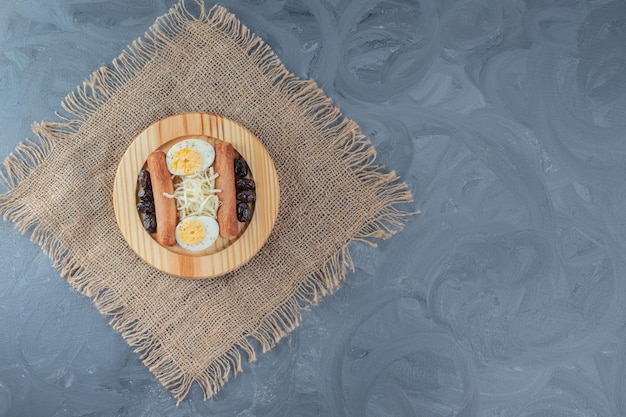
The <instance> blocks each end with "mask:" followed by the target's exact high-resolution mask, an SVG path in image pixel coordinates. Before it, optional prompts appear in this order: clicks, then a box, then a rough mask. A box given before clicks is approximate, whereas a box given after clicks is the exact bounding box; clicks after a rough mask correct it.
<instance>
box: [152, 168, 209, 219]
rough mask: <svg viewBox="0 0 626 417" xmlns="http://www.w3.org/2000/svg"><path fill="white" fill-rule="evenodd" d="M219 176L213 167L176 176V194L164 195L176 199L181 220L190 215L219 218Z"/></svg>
mask: <svg viewBox="0 0 626 417" xmlns="http://www.w3.org/2000/svg"><path fill="white" fill-rule="evenodd" d="M217 176H218V174H216V173H215V171H214V170H213V167H210V168H209V169H208V170H207V171H201V172H197V173H195V174H192V175H186V176H181V177H179V176H174V179H175V180H174V194H167V193H164V195H165V196H166V197H168V198H175V199H176V209H177V211H178V220H179V221H182V220H184V219H185V218H187V217H189V216H209V217H212V218H213V219H215V218H217V207H218V205H219V200H218V198H217V195H216V194H215V193H218V192H221V190H216V189H215V178H217Z"/></svg>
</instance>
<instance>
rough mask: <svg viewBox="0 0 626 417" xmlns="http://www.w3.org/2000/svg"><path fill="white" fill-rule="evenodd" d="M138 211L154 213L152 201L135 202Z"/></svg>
mask: <svg viewBox="0 0 626 417" xmlns="http://www.w3.org/2000/svg"><path fill="white" fill-rule="evenodd" d="M137 211H138V212H139V213H154V203H153V202H152V201H140V202H139V203H137Z"/></svg>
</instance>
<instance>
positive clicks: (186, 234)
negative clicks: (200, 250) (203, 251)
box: [178, 220, 204, 245]
mask: <svg viewBox="0 0 626 417" xmlns="http://www.w3.org/2000/svg"><path fill="white" fill-rule="evenodd" d="M178 238H179V239H180V240H181V242H183V243H186V244H188V245H195V244H197V243H200V242H201V241H202V239H204V226H203V225H202V222H201V221H200V220H188V221H186V222H184V223H183V224H181V225H180V228H179V229H178Z"/></svg>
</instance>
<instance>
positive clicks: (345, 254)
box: [0, 0, 415, 402]
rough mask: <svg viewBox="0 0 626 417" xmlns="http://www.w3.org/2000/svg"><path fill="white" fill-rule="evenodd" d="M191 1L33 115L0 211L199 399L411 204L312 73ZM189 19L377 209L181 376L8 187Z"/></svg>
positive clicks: (271, 341)
mask: <svg viewBox="0 0 626 417" xmlns="http://www.w3.org/2000/svg"><path fill="white" fill-rule="evenodd" d="M195 2H196V4H197V5H199V7H200V12H199V14H198V15H197V16H196V15H193V14H192V13H191V12H190V11H189V10H188V8H187V7H186V6H185V3H184V0H181V2H180V3H178V4H177V5H175V6H174V7H172V9H170V11H169V12H168V13H167V14H165V15H164V16H161V17H160V18H159V19H157V21H156V22H155V24H154V25H153V26H152V27H151V28H150V31H149V32H148V33H146V34H145V37H144V39H138V40H136V41H134V42H133V43H132V45H130V46H128V48H127V50H125V51H124V52H123V53H122V54H121V55H120V56H119V57H118V58H117V59H116V60H114V61H113V64H112V68H109V67H102V68H100V69H98V70H97V71H95V72H94V73H93V74H92V76H91V78H90V79H89V80H88V81H86V82H84V83H83V85H82V86H80V87H78V88H77V90H76V91H75V92H74V93H72V94H70V95H68V96H67V97H66V98H65V100H64V102H63V103H62V104H61V105H62V107H63V109H64V110H65V111H66V112H67V113H68V114H69V115H67V116H66V115H61V114H59V113H57V116H58V117H59V119H60V120H61V121H59V122H42V123H39V124H35V125H34V126H33V132H34V133H35V134H36V135H37V137H38V139H39V142H35V141H31V140H27V141H25V142H23V143H20V144H19V145H18V146H17V147H16V149H15V150H14V152H13V153H12V154H10V155H9V156H8V157H7V158H6V159H5V160H4V169H3V171H2V172H0V178H1V180H2V182H3V183H4V186H5V187H6V188H7V190H8V191H7V192H6V193H5V194H3V195H1V196H0V213H2V214H3V217H4V219H5V220H10V221H11V222H13V223H14V224H15V227H16V228H17V229H18V230H19V231H20V232H21V233H22V234H26V233H28V232H30V234H31V240H32V241H33V242H35V243H36V244H38V245H39V246H40V247H41V248H42V251H43V252H44V253H45V254H46V255H47V256H49V257H50V258H51V259H52V261H53V266H54V267H55V268H57V269H58V270H59V271H60V274H61V275H62V276H63V277H65V278H66V279H67V280H68V282H69V283H70V284H71V285H72V286H73V287H74V288H75V289H76V290H77V291H79V292H81V293H83V294H85V295H87V296H88V297H90V298H92V299H93V301H94V304H95V305H96V307H97V308H98V310H99V311H100V312H101V313H102V314H105V315H109V316H111V317H112V319H111V322H110V324H111V326H112V327H113V328H114V329H115V330H117V331H119V332H120V333H121V334H122V336H123V337H124V339H125V340H126V341H127V342H128V344H129V345H130V346H133V347H135V348H136V349H135V351H136V352H138V353H139V354H140V357H141V360H142V361H143V362H144V364H145V365H146V366H147V367H148V368H149V369H150V371H151V372H152V373H153V374H154V375H155V376H156V378H157V379H158V380H159V382H160V383H161V384H162V385H163V386H165V387H166V388H168V389H169V390H170V391H171V392H172V393H173V395H174V397H175V398H176V399H177V400H178V402H180V401H182V400H183V399H184V398H185V397H186V396H187V395H188V393H189V390H190V389H191V386H192V384H193V382H194V381H195V382H198V384H199V385H200V386H201V387H202V390H203V392H204V397H205V398H209V397H211V396H213V395H214V394H215V393H216V392H217V391H218V390H219V389H220V388H221V386H223V385H224V384H225V383H226V382H227V381H228V378H229V376H230V375H231V371H232V375H236V374H237V373H239V372H241V371H242V366H241V365H242V360H241V359H242V352H244V353H246V354H247V357H248V360H249V361H254V360H256V355H255V349H254V347H253V345H252V344H251V339H254V340H256V341H258V342H259V343H260V345H261V347H262V350H263V352H265V351H267V350H269V349H271V348H272V347H273V346H275V344H276V343H277V342H278V341H279V340H280V339H282V338H283V337H284V336H285V335H287V334H288V333H289V332H291V331H292V330H293V329H295V328H296V327H297V326H298V325H299V322H300V318H301V311H302V310H303V309H307V308H308V307H309V306H311V305H317V303H318V302H319V301H320V300H321V299H322V298H323V297H324V296H326V295H327V294H329V293H332V292H333V291H334V290H336V289H337V288H339V286H340V284H341V281H343V280H344V279H345V277H346V273H347V270H348V269H350V270H352V271H354V264H353V262H352V258H351V256H350V253H349V250H348V245H349V244H350V242H351V241H358V242H363V243H366V244H368V245H371V246H376V244H375V243H374V241H373V239H377V238H378V239H387V238H389V237H391V236H392V235H393V234H394V233H395V232H396V231H398V230H399V229H401V228H402V227H403V225H404V223H405V222H406V220H407V218H408V217H409V216H411V215H412V214H415V213H412V212H408V211H405V210H402V209H401V208H398V207H397V206H398V205H402V204H407V203H410V202H412V201H413V200H412V197H411V192H410V191H409V189H408V187H407V185H406V184H405V183H403V182H401V181H400V179H399V178H398V176H397V175H396V174H395V173H394V172H385V171H384V167H383V166H380V165H375V164H374V159H375V157H376V152H375V149H374V148H373V147H372V146H371V144H370V142H369V141H368V140H367V139H366V138H365V137H364V136H363V135H362V134H361V132H360V129H359V127H358V126H357V124H356V123H355V122H353V121H352V120H348V119H345V118H344V117H343V115H342V114H341V111H340V110H339V109H338V108H337V107H335V106H333V105H332V102H331V100H330V99H329V98H328V97H326V96H325V94H324V92H323V91H322V90H321V89H319V88H318V87H317V85H316V83H315V82H314V81H312V80H301V79H299V78H297V77H296V76H295V75H293V74H292V73H290V72H289V71H288V70H287V69H286V68H285V67H284V66H283V65H282V63H281V62H280V60H279V59H278V57H277V56H276V55H275V54H274V52H273V51H272V50H271V49H270V47H269V46H268V45H267V44H265V42H264V41H263V40H262V39H260V38H259V37H257V36H256V35H254V34H252V33H251V32H250V30H249V29H248V28H247V27H245V26H244V25H242V24H241V22H240V21H239V20H238V19H237V18H236V17H235V16H234V15H233V14H231V13H229V12H228V11H227V10H226V9H224V8H223V7H221V6H214V7H212V8H211V9H209V10H207V9H206V8H205V4H204V2H203V1H202V0H195ZM188 21H197V22H200V23H207V24H212V25H215V26H216V27H218V28H220V29H221V30H222V31H223V33H224V34H226V35H227V36H230V37H232V39H233V40H234V41H235V42H236V44H237V45H239V46H240V47H241V48H242V49H243V50H244V51H245V52H246V53H247V54H248V55H249V56H250V59H252V60H254V61H255V62H256V63H257V64H258V66H259V69H260V71H262V72H263V73H264V74H266V76H268V77H269V78H271V79H272V82H273V84H274V85H275V86H276V88H277V89H279V90H280V91H281V92H282V93H283V95H284V97H285V99H286V100H289V101H291V102H293V103H296V104H298V105H299V106H301V107H303V108H305V109H307V111H306V112H305V114H304V117H306V118H308V120H309V122H310V123H311V124H312V125H314V126H316V127H317V128H319V129H320V130H321V131H323V132H324V133H325V135H326V136H328V137H334V138H336V140H335V141H334V142H333V143H331V144H330V146H331V147H335V148H336V149H337V150H338V151H340V152H339V153H340V157H341V158H342V159H343V160H344V162H345V164H346V165H347V166H348V167H349V168H351V169H352V171H353V172H354V173H355V174H356V175H357V176H358V178H359V179H360V180H361V181H362V182H363V184H364V186H366V187H370V188H371V189H374V190H376V192H377V194H378V196H379V197H380V199H381V201H383V202H384V205H383V207H382V209H381V210H380V211H379V212H378V214H377V215H376V217H374V218H372V219H371V220H370V221H369V222H368V223H367V224H365V226H364V227H363V228H362V229H361V230H360V231H359V232H358V233H357V234H356V235H355V236H354V237H353V238H352V239H351V240H349V241H347V242H345V244H344V246H343V247H342V248H340V249H339V250H338V251H337V253H335V254H334V255H333V256H332V257H331V258H330V259H329V260H328V261H327V262H326V263H325V264H324V265H323V266H322V267H321V268H320V269H319V270H318V271H316V272H314V273H312V274H311V275H310V276H308V277H307V278H306V279H305V280H304V282H303V283H302V285H301V286H300V287H299V289H298V290H297V291H296V292H295V293H294V294H292V296H291V297H290V298H289V299H288V300H287V301H286V302H284V303H283V304H282V305H279V306H278V307H277V308H276V310H275V311H274V312H273V314H271V315H270V316H268V317H266V318H265V319H264V320H263V321H262V322H261V323H260V325H259V326H258V327H257V328H255V329H253V330H251V331H250V333H249V334H246V335H243V337H242V338H241V339H240V340H239V341H238V342H237V343H235V344H234V345H233V346H232V347H231V348H230V349H229V350H228V351H227V352H226V353H224V354H223V355H222V356H221V357H220V358H219V359H218V360H216V361H215V362H213V363H212V364H211V365H210V366H209V367H208V368H207V369H206V370H205V371H204V372H203V374H202V375H186V374H185V373H184V372H183V371H182V370H181V369H180V368H179V367H178V366H177V365H176V363H174V361H172V359H171V358H169V357H168V356H167V355H166V354H165V352H164V350H163V349H162V347H161V342H160V341H159V340H158V339H157V338H155V337H154V336H153V335H152V334H150V333H149V331H148V330H147V329H145V328H144V327H143V326H142V323H141V322H139V321H138V320H137V319H136V318H135V317H130V316H129V315H127V314H126V311H125V308H124V306H123V305H121V301H120V300H119V298H118V297H117V296H116V295H115V294H114V293H113V292H112V291H110V290H109V289H107V288H106V286H105V285H104V283H102V282H100V281H99V280H97V279H95V277H93V276H90V274H88V273H87V272H86V271H85V270H84V269H83V268H81V266H80V265H78V264H77V263H76V261H74V260H73V259H72V257H71V254H68V253H67V251H66V250H65V249H64V248H63V246H62V245H61V243H60V242H59V241H58V240H57V239H56V237H55V236H54V235H53V234H52V233H50V232H49V231H48V230H47V229H46V228H45V227H44V226H43V225H42V224H40V223H39V222H38V219H36V218H34V216H33V215H32V213H31V211H30V210H29V207H28V205H27V203H24V199H18V198H16V197H15V196H14V195H13V191H15V190H16V189H17V188H18V186H19V185H20V183H22V182H23V181H25V180H27V178H28V177H29V175H30V174H31V173H33V172H34V170H35V169H36V168H37V167H38V166H39V165H40V164H41V163H43V162H44V161H45V159H46V157H47V156H48V155H49V153H50V152H51V150H52V149H53V147H54V142H55V140H68V139H70V138H71V137H72V135H73V134H75V133H77V132H78V131H79V130H80V129H81V126H82V124H83V123H84V122H85V121H86V120H88V119H89V118H90V117H91V116H92V115H93V114H94V113H95V112H96V111H97V110H98V109H99V108H100V106H102V105H103V104H105V103H106V102H107V100H108V99H109V98H110V97H111V96H113V95H114V94H116V93H117V92H118V91H119V90H120V88H121V87H122V86H123V85H124V84H125V83H126V82H127V81H129V80H130V79H131V78H132V77H133V76H134V74H135V72H136V71H138V70H139V69H141V68H142V67H143V66H144V65H145V64H146V63H148V62H149V61H150V60H151V59H152V57H153V56H154V52H155V51H156V50H157V49H158V47H159V46H162V45H164V44H165V43H167V42H168V41H169V40H170V39H173V38H174V37H176V35H177V34H179V33H180V32H181V31H182V30H184V25H185V24H186V22H188Z"/></svg>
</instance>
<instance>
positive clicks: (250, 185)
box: [235, 178, 256, 191]
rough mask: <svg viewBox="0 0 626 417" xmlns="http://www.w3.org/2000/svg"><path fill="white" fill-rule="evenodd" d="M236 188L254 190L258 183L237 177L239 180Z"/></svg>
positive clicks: (236, 182) (236, 181)
mask: <svg viewBox="0 0 626 417" xmlns="http://www.w3.org/2000/svg"><path fill="white" fill-rule="evenodd" d="M235 188H236V189H237V191H244V190H248V191H252V190H254V189H255V188H256V185H255V184H254V181H253V180H251V179H248V178H237V180H235Z"/></svg>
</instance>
